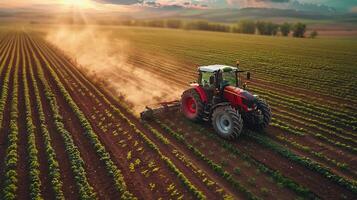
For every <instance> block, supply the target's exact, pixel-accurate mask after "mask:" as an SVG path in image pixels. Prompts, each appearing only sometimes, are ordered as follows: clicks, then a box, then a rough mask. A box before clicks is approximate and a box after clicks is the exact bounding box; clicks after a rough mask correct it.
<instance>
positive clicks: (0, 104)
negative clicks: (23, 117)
mask: <svg viewBox="0 0 357 200" xmlns="http://www.w3.org/2000/svg"><path fill="white" fill-rule="evenodd" d="M12 44H13V48H12V53H11V58H10V63H8V66H11V65H12V62H13V61H12V60H13V59H14V51H15V46H14V45H15V44H16V42H15V41H12ZM10 46H11V45H10ZM5 52H6V54H5V56H4V58H8V57H9V53H10V52H11V50H10V49H9V48H8V49H7V50H5V51H4V52H3V53H5ZM6 60H7V59H2V62H1V66H0V73H2V72H3V69H4V66H5V63H6ZM10 64H11V65H10ZM9 68H10V67H8V70H7V71H6V72H5V77H4V79H3V80H1V81H2V86H1V88H2V89H1V99H0V130H1V129H3V127H2V124H3V119H4V109H5V106H6V100H7V96H8V92H9V91H8V90H9V76H10V70H9Z"/></svg>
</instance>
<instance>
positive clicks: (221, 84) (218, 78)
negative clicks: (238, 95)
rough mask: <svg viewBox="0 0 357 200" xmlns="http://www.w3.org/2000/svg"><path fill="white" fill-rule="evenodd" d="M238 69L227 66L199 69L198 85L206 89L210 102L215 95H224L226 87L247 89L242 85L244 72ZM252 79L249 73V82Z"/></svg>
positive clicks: (211, 66) (210, 66)
mask: <svg viewBox="0 0 357 200" xmlns="http://www.w3.org/2000/svg"><path fill="white" fill-rule="evenodd" d="M238 66H239V62H237V67H232V66H227V65H209V66H201V67H198V81H197V82H198V84H199V85H200V86H201V87H202V88H203V89H204V91H205V92H206V94H207V97H208V99H209V100H211V99H212V97H214V96H215V94H217V93H220V94H223V91H224V88H225V87H226V86H233V87H241V88H243V89H245V87H246V84H245V83H242V76H240V74H241V73H242V72H244V71H240V70H239V69H238ZM249 79H250V73H249V72H248V73H247V80H249Z"/></svg>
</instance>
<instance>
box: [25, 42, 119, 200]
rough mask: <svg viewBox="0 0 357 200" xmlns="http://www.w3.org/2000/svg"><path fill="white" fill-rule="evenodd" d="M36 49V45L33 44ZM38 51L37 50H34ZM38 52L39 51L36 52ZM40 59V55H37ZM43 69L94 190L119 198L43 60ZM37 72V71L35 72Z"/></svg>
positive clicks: (103, 195) (109, 196)
mask: <svg viewBox="0 0 357 200" xmlns="http://www.w3.org/2000/svg"><path fill="white" fill-rule="evenodd" d="M31 45H32V47H34V44H31ZM33 51H36V50H33ZM36 52H37V51H36ZM37 56H38V57H39V55H38V54H37ZM41 63H42V68H43V70H44V74H45V77H46V78H47V82H48V83H49V85H50V87H51V89H52V92H53V93H54V94H55V96H56V100H57V103H58V106H59V109H60V114H61V116H62V117H63V119H65V120H64V125H65V128H66V130H68V131H69V132H70V133H71V135H72V137H73V140H74V143H75V145H76V146H77V147H78V149H79V151H80V152H81V157H82V159H83V160H84V163H85V170H86V172H87V177H88V181H89V183H90V184H91V186H92V187H93V188H94V190H95V192H96V193H97V195H98V197H99V198H104V199H107V198H119V197H120V195H119V194H118V192H117V191H116V190H115V188H114V182H113V180H112V178H111V177H110V176H109V174H108V172H107V171H106V168H105V166H104V164H103V163H102V162H101V159H100V157H99V156H98V154H97V153H96V152H95V150H94V148H93V145H92V144H91V143H90V141H89V139H88V138H86V137H85V135H84V133H85V130H84V129H83V128H82V127H81V126H80V124H81V123H80V121H79V119H78V118H77V117H76V116H75V114H74V113H73V111H72V110H71V108H70V107H69V105H68V104H67V103H66V102H65V99H64V97H63V95H62V94H61V93H60V91H59V88H58V87H57V86H56V83H55V81H54V78H52V76H51V75H50V74H49V72H48V70H47V66H46V65H45V63H44V61H43V60H42V59H41ZM35 73H38V72H37V69H36V70H35Z"/></svg>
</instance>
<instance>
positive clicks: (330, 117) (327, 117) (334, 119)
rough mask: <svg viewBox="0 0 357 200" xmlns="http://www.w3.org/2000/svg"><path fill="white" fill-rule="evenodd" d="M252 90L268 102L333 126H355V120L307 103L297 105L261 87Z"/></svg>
mask: <svg viewBox="0 0 357 200" xmlns="http://www.w3.org/2000/svg"><path fill="white" fill-rule="evenodd" d="M252 91H254V92H256V93H258V94H259V95H260V96H263V97H265V98H266V99H267V100H269V102H274V103H276V104H277V103H279V105H282V106H284V107H288V108H289V109H292V110H295V111H297V112H301V113H303V114H307V116H310V117H315V118H317V119H320V120H324V121H325V122H328V123H331V124H333V125H335V126H343V127H353V126H355V123H356V122H355V121H349V120H347V119H344V118H340V117H338V116H335V114H328V113H326V112H318V111H317V110H316V108H310V107H308V106H307V105H308V104H306V105H305V104H303V105H299V104H298V103H297V102H296V101H289V99H288V98H283V97H281V95H277V94H271V93H268V92H265V91H264V90H262V89H257V88H255V89H254V90H252Z"/></svg>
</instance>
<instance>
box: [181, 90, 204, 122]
mask: <svg viewBox="0 0 357 200" xmlns="http://www.w3.org/2000/svg"><path fill="white" fill-rule="evenodd" d="M181 110H182V112H183V114H184V115H185V117H187V118H188V119H190V120H192V121H201V120H202V119H203V117H204V104H203V102H202V100H201V97H200V95H199V94H198V93H197V92H196V90H195V89H194V88H191V89H188V90H186V91H184V92H183V94H182V96H181Z"/></svg>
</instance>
